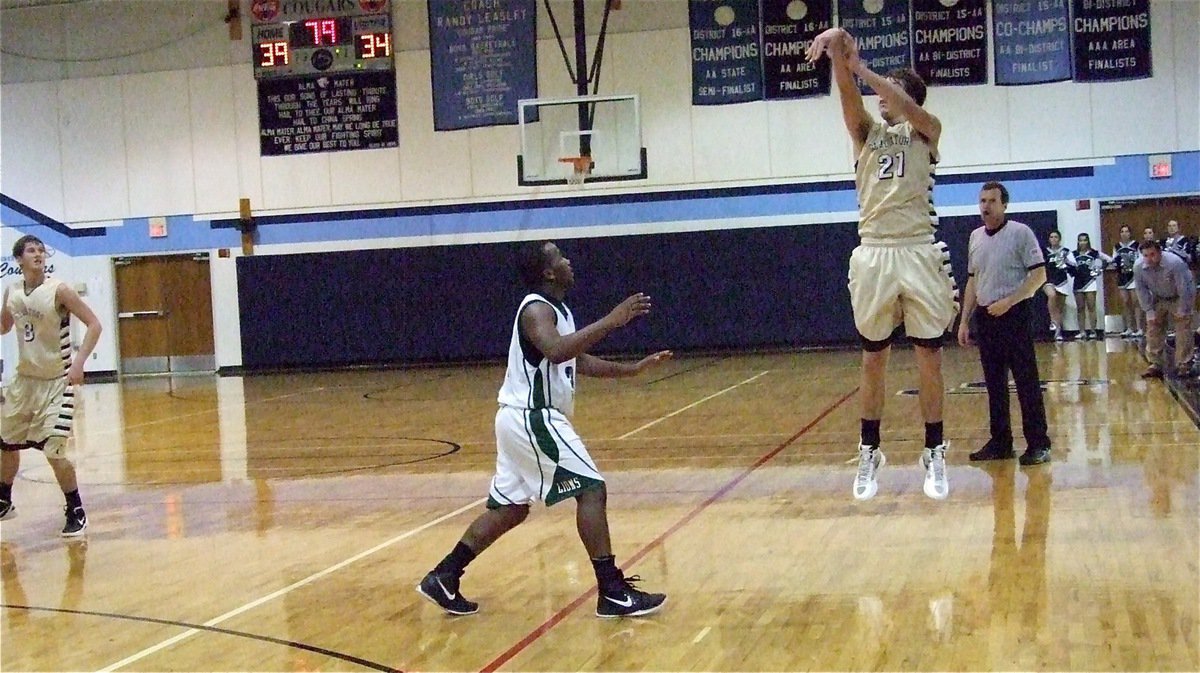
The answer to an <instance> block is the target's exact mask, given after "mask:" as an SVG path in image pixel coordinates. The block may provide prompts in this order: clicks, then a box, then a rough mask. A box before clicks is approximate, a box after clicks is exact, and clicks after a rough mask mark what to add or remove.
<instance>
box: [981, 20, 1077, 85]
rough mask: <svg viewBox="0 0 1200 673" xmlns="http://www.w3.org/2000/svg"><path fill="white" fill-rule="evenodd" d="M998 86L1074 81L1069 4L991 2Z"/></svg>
mask: <svg viewBox="0 0 1200 673" xmlns="http://www.w3.org/2000/svg"><path fill="white" fill-rule="evenodd" d="M992 30H993V34H994V42H995V45H996V46H995V49H996V84H997V85H999V86H1010V85H1020V84H1044V83H1046V82H1062V81H1064V80H1068V79H1071V26H1070V22H1069V18H1068V16H1067V0H1037V1H1036V2H1030V1H1029V0H992Z"/></svg>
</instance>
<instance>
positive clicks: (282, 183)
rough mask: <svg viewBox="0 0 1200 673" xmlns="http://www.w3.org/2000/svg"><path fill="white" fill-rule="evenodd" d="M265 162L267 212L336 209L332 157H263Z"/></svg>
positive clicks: (264, 195) (304, 155)
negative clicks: (334, 207)
mask: <svg viewBox="0 0 1200 673" xmlns="http://www.w3.org/2000/svg"><path fill="white" fill-rule="evenodd" d="M261 162H262V164H261V166H262V186H263V199H262V207H263V208H265V209H267V210H272V211H276V210H286V209H291V208H321V207H325V206H331V205H333V194H332V188H331V186H330V184H329V182H330V180H329V155H328V154H324V153H321V152H313V153H309V154H297V155H294V156H287V157H277V156H274V157H263V158H262V159H261Z"/></svg>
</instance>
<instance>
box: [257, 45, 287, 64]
mask: <svg viewBox="0 0 1200 673" xmlns="http://www.w3.org/2000/svg"><path fill="white" fill-rule="evenodd" d="M290 62H291V58H290V57H289V55H288V43H287V42H283V41H278V42H263V43H262V44H260V45H258V67H260V68H270V67H272V66H276V65H287V64H288V63H290Z"/></svg>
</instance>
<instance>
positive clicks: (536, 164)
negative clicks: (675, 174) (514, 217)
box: [517, 94, 646, 186]
mask: <svg viewBox="0 0 1200 673" xmlns="http://www.w3.org/2000/svg"><path fill="white" fill-rule="evenodd" d="M517 119H518V124H519V128H520V129H521V153H520V154H518V155H517V184H519V185H522V186H536V185H565V184H573V183H575V182H577V181H578V180H572V179H571V178H572V177H582V178H583V182H608V181H613V180H642V179H645V177H646V149H645V148H644V147H642V119H641V114H640V109H639V107H638V97H637V96H636V95H631V94H629V95H613V96H577V97H574V98H530V99H524V100H520V101H517ZM583 156H590V157H591V170H590V171H589V172H588V173H587V174H586V175H584V176H574V175H573V174H574V172H575V170H576V168H577V167H578V166H579V165H580V163H579V162H578V161H572V159H573V158H575V157H583Z"/></svg>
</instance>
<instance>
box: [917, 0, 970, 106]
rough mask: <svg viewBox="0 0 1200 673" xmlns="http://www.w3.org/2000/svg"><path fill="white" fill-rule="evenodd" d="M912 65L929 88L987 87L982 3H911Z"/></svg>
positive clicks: (960, 0) (949, 0)
mask: <svg viewBox="0 0 1200 673" xmlns="http://www.w3.org/2000/svg"><path fill="white" fill-rule="evenodd" d="M913 61H914V63H913V68H914V69H915V70H916V71H917V74H918V75H920V76H921V78H922V79H924V80H925V83H926V84H928V85H930V86H936V85H962V84H987V81H988V80H987V64H988V54H987V10H986V8H985V7H984V0H913Z"/></svg>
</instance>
